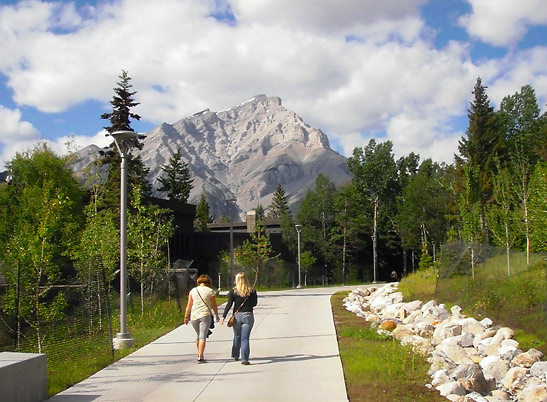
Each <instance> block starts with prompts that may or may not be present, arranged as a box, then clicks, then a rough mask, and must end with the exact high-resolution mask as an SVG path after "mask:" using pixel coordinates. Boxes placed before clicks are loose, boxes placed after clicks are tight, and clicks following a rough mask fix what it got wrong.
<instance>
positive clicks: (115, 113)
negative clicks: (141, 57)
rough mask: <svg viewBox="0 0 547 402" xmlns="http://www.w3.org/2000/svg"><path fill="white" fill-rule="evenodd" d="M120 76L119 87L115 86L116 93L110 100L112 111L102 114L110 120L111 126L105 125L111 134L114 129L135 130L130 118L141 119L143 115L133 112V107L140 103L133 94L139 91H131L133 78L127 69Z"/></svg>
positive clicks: (102, 116)
mask: <svg viewBox="0 0 547 402" xmlns="http://www.w3.org/2000/svg"><path fill="white" fill-rule="evenodd" d="M119 78H120V81H119V82H118V83H117V84H118V87H116V88H114V92H116V95H114V97H113V98H112V100H111V101H110V104H111V105H112V112H111V113H103V114H102V115H101V119H104V120H110V126H106V127H104V128H105V130H106V131H108V132H109V133H110V134H112V133H113V132H114V131H121V130H128V131H134V130H133V129H132V128H131V122H130V120H129V119H130V118H132V119H135V120H140V119H141V116H139V115H138V114H136V113H132V112H131V108H134V107H135V106H138V105H139V103H138V102H135V101H134V99H133V96H134V95H135V94H136V93H137V92H136V91H134V92H131V87H132V85H131V84H130V81H131V78H130V77H129V75H128V74H127V71H125V70H122V75H120V76H119Z"/></svg>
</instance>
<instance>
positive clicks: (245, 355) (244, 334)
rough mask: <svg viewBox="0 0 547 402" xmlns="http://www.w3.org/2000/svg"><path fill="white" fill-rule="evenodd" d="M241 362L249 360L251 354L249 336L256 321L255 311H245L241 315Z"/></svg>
mask: <svg viewBox="0 0 547 402" xmlns="http://www.w3.org/2000/svg"><path fill="white" fill-rule="evenodd" d="M241 321H242V325H241V362H242V363H243V362H248V361H249V356H250V354H251V345H250V342H249V338H250V337H251V330H252V329H253V325H254V322H255V319H254V315H253V313H243V314H242V317H241Z"/></svg>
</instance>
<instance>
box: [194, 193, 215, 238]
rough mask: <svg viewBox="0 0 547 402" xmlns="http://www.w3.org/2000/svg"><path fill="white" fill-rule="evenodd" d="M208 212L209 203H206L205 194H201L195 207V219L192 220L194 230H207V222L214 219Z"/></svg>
mask: <svg viewBox="0 0 547 402" xmlns="http://www.w3.org/2000/svg"><path fill="white" fill-rule="evenodd" d="M210 213H211V211H210V207H209V204H208V203H207V200H206V199H205V196H204V195H203V194H201V197H200V198H199V203H198V205H197V207H196V219H195V220H194V228H195V230H196V231H198V232H207V231H208V230H209V229H208V228H207V224H208V223H212V222H213V220H214V218H213V217H212V216H210V215H209V214H210Z"/></svg>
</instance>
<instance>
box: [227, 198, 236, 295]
mask: <svg viewBox="0 0 547 402" xmlns="http://www.w3.org/2000/svg"><path fill="white" fill-rule="evenodd" d="M226 201H228V203H229V207H230V280H231V283H230V286H232V285H233V284H234V223H233V221H232V204H233V203H234V202H236V199H235V198H230V199H229V200H226Z"/></svg>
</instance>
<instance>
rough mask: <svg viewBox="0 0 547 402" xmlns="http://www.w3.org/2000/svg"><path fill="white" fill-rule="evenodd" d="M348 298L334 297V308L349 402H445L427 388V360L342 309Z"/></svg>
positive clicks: (340, 293) (338, 295)
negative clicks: (344, 300) (345, 299)
mask: <svg viewBox="0 0 547 402" xmlns="http://www.w3.org/2000/svg"><path fill="white" fill-rule="evenodd" d="M347 294H348V293H347V292H339V293H336V294H334V295H333V296H332V298H331V304H332V311H333V317H334V322H335V325H336V333H337V336H338V347H339V349H340V357H341V359H342V365H343V367H344V376H345V379H346V388H347V391H348V397H349V399H350V401H378V402H381V401H390V402H391V401H445V399H444V398H442V397H441V396H440V395H439V393H437V392H435V391H431V390H429V389H427V388H426V387H425V385H426V384H427V383H428V382H429V381H430V379H429V377H428V376H427V370H428V369H429V364H428V363H427V361H426V359H425V357H423V356H421V355H418V354H416V353H414V352H413V351H412V350H411V349H410V348H407V347H403V346H401V345H400V343H399V342H397V341H395V340H393V339H392V338H391V337H386V336H382V335H379V334H378V333H377V332H376V330H374V329H372V328H370V325H369V323H368V322H367V321H365V320H364V319H363V318H360V317H357V316H356V315H355V314H353V313H350V312H349V311H347V310H346V309H345V308H344V306H343V305H342V303H343V302H342V300H343V299H344V298H345V297H346V296H347Z"/></svg>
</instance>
